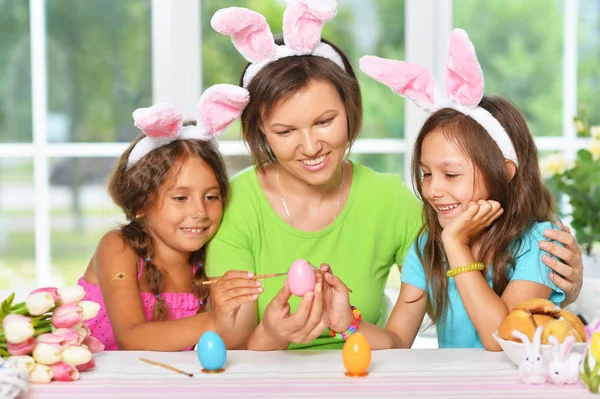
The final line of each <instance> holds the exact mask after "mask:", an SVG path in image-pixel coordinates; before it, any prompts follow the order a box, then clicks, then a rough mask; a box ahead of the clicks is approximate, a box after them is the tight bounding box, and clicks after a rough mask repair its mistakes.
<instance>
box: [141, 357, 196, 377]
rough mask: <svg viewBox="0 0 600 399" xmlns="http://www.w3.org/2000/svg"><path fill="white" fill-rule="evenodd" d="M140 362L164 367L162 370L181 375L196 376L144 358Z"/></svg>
mask: <svg viewBox="0 0 600 399" xmlns="http://www.w3.org/2000/svg"><path fill="white" fill-rule="evenodd" d="M140 360H141V361H142V362H145V363H148V364H152V365H154V366H159V367H162V368H164V369H167V370H171V371H174V372H176V373H179V374H184V375H187V376H188V377H193V376H194V374H192V373H186V372H185V371H183V370H179V369H178V368H176V367H173V366H169V365H168V364H164V363H160V362H155V361H154V360H150V359H144V358H143V357H140Z"/></svg>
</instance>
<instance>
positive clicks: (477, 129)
mask: <svg viewBox="0 0 600 399" xmlns="http://www.w3.org/2000/svg"><path fill="white" fill-rule="evenodd" d="M479 105H480V106H481V107H482V108H484V109H486V110H487V111H489V112H490V113H491V114H492V115H493V116H494V117H495V118H496V119H497V120H498V121H499V122H500V124H501V125H502V126H503V127H504V129H505V130H506V132H507V133H508V135H509V137H510V139H511V141H512V143H513V145H514V147H515V151H516V153H517V159H518V162H519V166H518V167H517V169H516V173H515V175H514V176H513V177H512V179H511V178H510V176H509V174H508V171H507V168H506V165H505V159H504V156H503V155H502V152H501V151H500V149H499V147H498V145H497V144H496V142H495V141H494V140H493V139H492V138H491V136H490V135H489V133H488V132H487V131H486V130H485V129H484V128H483V127H482V126H481V125H479V124H478V123H477V122H476V121H475V120H474V119H472V118H471V117H469V116H466V115H464V114H463V113H461V112H459V111H456V110H453V109H449V108H444V109H440V110H438V111H437V112H435V113H434V114H432V115H431V116H430V117H429V118H428V119H427V120H426V121H425V123H424V124H423V126H422V128H421V130H420V131H419V135H418V137H417V139H416V142H415V145H414V155H413V160H412V167H411V169H412V180H413V185H414V186H415V189H416V192H417V193H418V196H419V197H420V199H421V200H422V201H423V204H424V206H423V218H424V220H425V223H424V225H423V227H422V229H421V231H420V233H419V236H418V241H417V242H418V243H421V242H423V241H424V242H425V245H424V246H423V245H417V248H418V250H417V254H418V256H419V259H420V261H421V263H422V265H423V268H424V271H425V276H426V279H427V281H428V282H429V284H430V286H429V287H428V288H429V292H430V295H431V296H430V298H429V301H430V303H429V305H430V306H429V309H430V312H431V314H430V316H431V320H432V322H433V323H434V324H435V323H438V322H439V323H442V324H443V323H444V321H445V320H444V316H445V315H446V312H447V310H448V304H449V297H448V277H447V276H446V271H447V269H448V266H447V265H446V264H445V261H444V259H445V255H444V246H443V244H442V238H441V237H442V227H441V226H440V224H439V221H438V215H437V213H436V211H435V210H434V209H433V207H432V206H431V205H430V204H429V203H428V202H427V201H426V200H425V197H424V195H423V186H422V182H423V180H422V171H421V165H420V161H421V151H422V145H423V141H424V140H425V138H426V137H427V135H428V134H430V133H432V132H442V133H443V134H444V135H445V136H446V138H448V139H449V140H451V141H453V142H455V143H456V144H457V145H458V146H459V147H460V148H461V149H462V150H463V151H464V153H465V154H466V155H467V157H468V158H469V159H470V160H471V161H472V162H473V166H474V169H475V170H478V171H479V172H480V173H481V175H482V177H483V181H484V182H485V186H486V189H487V191H488V193H489V198H490V199H493V200H496V201H498V202H500V204H501V205H502V208H503V209H504V213H503V214H502V216H501V217H500V218H499V219H498V220H496V221H495V222H494V223H493V224H492V225H491V226H490V227H489V228H488V229H486V231H485V232H484V233H483V234H482V236H481V237H480V238H479V239H478V244H479V252H478V254H479V255H480V257H481V259H476V260H477V261H482V262H484V263H485V264H486V265H488V267H489V265H492V273H491V276H492V277H491V278H492V288H493V289H494V291H495V292H496V294H498V295H502V292H503V291H504V289H505V288H506V286H507V285H508V282H509V279H508V276H509V272H510V270H511V268H514V263H515V259H514V257H513V254H514V253H516V251H517V250H518V248H519V247H520V245H521V242H520V238H521V236H522V235H523V233H524V232H525V231H526V230H527V229H528V228H530V227H531V226H532V224H533V223H535V222H543V221H549V220H552V219H553V215H554V201H553V199H552V195H551V194H550V192H549V191H548V189H547V188H546V187H545V186H544V184H543V183H542V178H541V173H540V168H539V164H538V154H537V148H536V146H535V142H534V140H533V137H532V136H531V133H530V132H529V128H528V127H527V122H526V121H525V118H524V117H523V115H522V114H521V112H520V111H519V110H518V109H517V108H516V107H515V106H514V105H513V104H512V103H510V102H509V101H508V100H506V99H504V98H501V97H483V99H482V100H481V102H480V104H479ZM487 270H488V269H487V268H486V270H485V271H484V272H483V273H487V272H488V271H487ZM486 275H487V274H486Z"/></svg>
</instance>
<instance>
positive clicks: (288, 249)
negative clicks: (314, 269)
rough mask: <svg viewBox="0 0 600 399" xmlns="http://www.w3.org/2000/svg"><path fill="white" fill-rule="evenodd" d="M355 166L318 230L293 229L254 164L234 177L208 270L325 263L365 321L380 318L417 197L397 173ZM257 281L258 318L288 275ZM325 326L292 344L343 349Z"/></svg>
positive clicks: (408, 240) (410, 235) (412, 233)
mask: <svg viewBox="0 0 600 399" xmlns="http://www.w3.org/2000/svg"><path fill="white" fill-rule="evenodd" d="M352 166H353V174H352V185H351V187H350V193H349V195H348V200H347V201H346V204H345V206H344V209H343V210H342V212H341V213H340V215H339V216H338V218H337V219H336V220H335V221H334V222H333V223H331V225H329V226H327V227H326V228H324V229H322V230H320V231H315V232H303V231H299V230H296V229H295V228H293V227H292V226H290V225H288V224H287V223H286V222H285V221H284V220H283V219H281V218H280V217H279V216H278V215H277V213H275V211H274V210H273V208H271V205H270V204H269V202H268V200H267V198H266V197H265V194H264V192H263V191H262V188H261V186H260V184H259V182H258V177H257V171H256V170H255V169H254V168H252V167H250V168H248V169H245V170H243V171H241V172H240V173H239V174H238V175H236V176H234V177H233V178H232V181H231V197H230V200H229V203H228V205H227V209H226V210H225V213H224V216H223V221H222V222H221V226H220V227H219V230H218V232H217V234H216V235H215V237H214V238H213V239H212V240H211V241H210V244H209V245H208V253H207V259H206V267H207V274H208V275H209V276H219V275H222V274H223V273H225V272H227V271H228V270H248V271H252V272H254V273H256V274H266V273H280V272H286V271H287V270H288V268H289V267H290V265H291V264H292V262H293V261H294V260H296V259H299V258H302V259H306V260H308V261H309V262H311V263H312V264H313V265H317V266H318V265H320V264H321V263H328V264H329V265H330V266H331V269H332V271H333V273H334V274H335V275H337V276H338V277H340V278H341V279H342V281H344V283H346V285H348V287H350V288H351V289H352V290H353V293H351V294H350V303H352V304H353V305H354V306H356V307H357V308H358V309H359V310H360V311H361V313H362V316H363V318H364V319H365V320H367V321H368V322H370V323H373V324H377V323H378V322H379V319H380V317H381V313H382V312H381V308H382V299H383V294H384V289H385V283H386V281H387V277H388V274H389V272H390V268H391V267H392V265H394V264H397V265H401V264H402V261H403V260H404V256H405V255H406V253H407V251H408V249H409V248H410V245H411V244H412V242H413V240H414V239H415V237H416V235H417V232H418V230H419V228H420V227H421V223H422V222H421V220H422V219H421V204H420V203H419V201H418V200H417V199H416V198H415V197H414V195H413V194H412V192H411V191H410V190H409V189H408V187H406V185H405V184H404V183H403V182H402V179H401V178H400V176H398V175H394V174H384V173H377V172H375V171H373V170H372V169H369V168H367V167H366V166H363V165H359V164H356V163H353V164H352ZM262 281H263V287H264V292H263V293H262V294H261V295H259V297H258V301H257V302H258V312H259V318H262V315H263V313H264V310H265V308H266V306H267V305H268V304H269V302H270V301H271V299H272V298H273V297H274V296H275V295H276V294H277V292H278V291H279V290H280V289H281V288H282V287H283V284H284V281H285V277H284V276H282V277H274V278H270V279H265V280H262ZM299 303H300V298H297V297H295V296H292V298H290V307H291V311H292V312H294V311H295V310H296V308H297V306H298V305H299ZM327 333H328V332H327V331H326V332H325V333H324V334H323V335H321V336H320V337H319V338H317V339H316V340H315V341H313V342H310V343H308V344H304V345H300V344H291V345H290V349H300V348H313V349H314V348H315V347H318V348H319V349H334V348H341V347H342V345H343V343H344V341H342V340H339V339H335V338H332V337H331V336H329V335H328V334H327Z"/></svg>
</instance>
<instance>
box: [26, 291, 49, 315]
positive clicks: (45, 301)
mask: <svg viewBox="0 0 600 399" xmlns="http://www.w3.org/2000/svg"><path fill="white" fill-rule="evenodd" d="M25 306H27V311H28V312H29V314H30V315H32V316H41V315H43V314H44V313H46V312H47V311H49V310H50V309H51V308H52V306H54V299H52V295H50V294H49V293H48V292H38V293H37V294H33V295H29V297H28V298H27V301H26V302H25Z"/></svg>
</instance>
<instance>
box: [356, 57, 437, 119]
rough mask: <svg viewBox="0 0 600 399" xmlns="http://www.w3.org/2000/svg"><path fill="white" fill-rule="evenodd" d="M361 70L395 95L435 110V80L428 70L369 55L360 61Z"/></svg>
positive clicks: (416, 65) (419, 66) (415, 65)
mask: <svg viewBox="0 0 600 399" xmlns="http://www.w3.org/2000/svg"><path fill="white" fill-rule="evenodd" d="M360 69H361V70H362V71H363V72H364V73H365V74H367V75H368V76H370V77H372V78H373V79H375V80H376V81H378V82H380V83H383V84H384V85H386V86H388V87H389V88H391V89H392V91H393V92H394V93H396V94H398V95H400V96H402V97H406V98H410V99H411V100H413V101H414V102H415V103H416V104H417V105H418V106H419V107H421V108H423V109H425V110H433V108H434V104H435V79H434V78H433V76H432V75H431V73H430V72H429V71H428V70H427V68H425V67H423V66H421V65H418V64H412V63H410V62H404V61H396V60H390V59H386V58H380V57H375V56H371V55H367V56H364V57H362V58H361V59H360Z"/></svg>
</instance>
